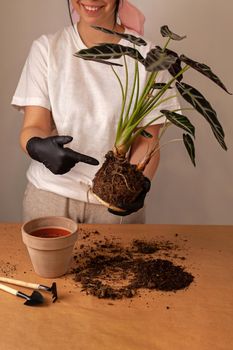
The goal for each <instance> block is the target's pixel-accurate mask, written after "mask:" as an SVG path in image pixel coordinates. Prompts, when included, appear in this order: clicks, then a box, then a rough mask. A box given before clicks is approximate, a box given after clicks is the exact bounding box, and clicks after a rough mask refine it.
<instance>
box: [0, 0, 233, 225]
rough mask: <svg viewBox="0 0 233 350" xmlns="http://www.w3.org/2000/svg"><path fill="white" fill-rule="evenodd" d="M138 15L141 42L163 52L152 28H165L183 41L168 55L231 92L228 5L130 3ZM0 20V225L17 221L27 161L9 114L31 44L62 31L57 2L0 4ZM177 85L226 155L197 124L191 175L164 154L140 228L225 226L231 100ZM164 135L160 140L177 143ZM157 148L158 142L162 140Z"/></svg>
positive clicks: (230, 220)
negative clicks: (205, 104)
mask: <svg viewBox="0 0 233 350" xmlns="http://www.w3.org/2000/svg"><path fill="white" fill-rule="evenodd" d="M132 2H133V3H134V4H136V5H138V6H139V7H140V8H141V9H142V10H143V12H144V13H145V15H146V18H147V20H146V28H145V36H146V37H147V38H148V39H150V40H152V41H154V42H155V43H156V44H161V45H162V44H163V42H164V40H163V39H162V38H161V36H160V32H159V30H160V26H162V25H164V24H167V25H169V27H170V28H171V29H172V30H173V31H175V32H177V33H178V34H186V35H187V39H186V40H183V41H182V42H178V43H177V44H175V45H174V44H172V45H171V46H170V47H171V49H174V50H177V51H178V52H179V53H184V54H186V55H187V56H190V57H191V58H193V59H196V60H197V61H200V62H204V63H206V64H208V65H209V66H210V67H211V68H212V69H213V71H214V72H215V73H216V74H217V75H218V76H219V77H220V78H221V79H222V80H223V82H224V83H225V85H226V86H227V87H228V88H229V90H230V91H233V69H232V62H233V48H232V33H233V24H232V13H233V3H232V2H231V1H217V0H215V1H213V0H205V1H203V0H196V1H192V0H147V1H139V0H134V1H132ZM0 16H1V19H0V35H1V37H0V42H1V55H0V81H1V93H0V109H1V118H0V123H1V125H0V160H1V163H0V164H1V173H0V180H1V181H0V201H1V202H0V204H1V205H0V220H1V221H5V222H7V221H8V222H16V221H20V220H21V202H22V197H23V192H24V188H25V184H26V177H25V173H26V169H27V167H28V164H29V160H28V159H27V157H26V155H25V154H24V153H23V152H22V151H21V149H20V147H19V141H18V139H19V132H20V127H21V123H22V115H21V114H19V113H18V112H17V111H15V110H14V109H13V108H12V107H11V106H10V101H11V97H12V95H13V93H14V90H15V87H16V84H17V82H18V79H19V76H20V73H21V70H22V67H23V64H24V62H25V59H26V57H27V55H28V51H29V48H30V46H31V43H32V40H33V39H35V38H37V37H38V36H40V35H41V34H43V33H48V32H54V31H56V30H58V29H59V28H60V27H62V26H63V25H66V24H68V23H69V18H68V14H67V10H66V1H65V0H50V1H45V0H42V1H41V0H40V1H38V0H33V1H29V0H21V1H20V2H12V1H4V2H3V1H2V3H1V14H0ZM185 81H186V82H187V83H190V84H191V85H193V86H195V87H196V88H197V89H198V90H199V91H200V92H202V93H203V94H204V95H205V96H206V98H207V99H209V101H210V102H211V104H212V106H213V107H214V108H215V109H216V111H217V113H218V116H219V119H220V121H221V123H222V125H223V127H224V130H225V133H226V143H227V145H228V152H225V151H224V150H222V149H221V148H220V146H219V145H218V143H217V141H216V140H215V138H214V137H213V135H212V133H211V131H210V128H209V126H208V125H207V123H206V122H205V121H204V120H203V118H202V117H201V116H200V115H199V114H197V113H194V112H192V115H191V114H190V113H189V116H190V119H191V120H192V121H193V123H194V124H195V126H196V161H197V167H196V168H194V167H193V166H192V164H191V162H190V160H189V159H188V156H187V155H186V152H185V150H184V148H183V146H182V144H179V143H174V144H170V145H167V146H165V147H164V148H163V149H162V153H161V163H160V167H159V170H158V172H157V175H156V177H155V179H154V180H153V186H152V190H151V191H150V193H149V196H148V197H149V198H148V201H147V204H148V205H147V222H148V223H170V224H176V223H179V224H233V214H232V211H233V186H232V180H233V161H232V146H233V122H232V120H233V119H232V118H233V117H232V113H233V97H232V96H229V95H227V94H226V93H224V91H222V90H221V89H219V88H218V87H217V86H215V84H213V83H212V82H211V81H209V80H208V79H206V78H204V77H202V76H201V75H200V74H198V73H196V72H190V71H189V72H188V74H187V75H186V79H185ZM180 136H181V133H180V132H179V130H178V129H176V128H175V127H172V128H171V129H170V130H169V131H168V134H167V135H166V137H165V139H166V140H167V141H168V140H169V139H172V138H177V137H178V138H179V137H180ZM164 141H165V140H164Z"/></svg>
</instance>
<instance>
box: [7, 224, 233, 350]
mask: <svg viewBox="0 0 233 350" xmlns="http://www.w3.org/2000/svg"><path fill="white" fill-rule="evenodd" d="M81 231H82V232H87V233H89V241H88V240H86V241H85V242H84V241H83V244H86V245H87V244H89V243H88V242H90V240H92V239H93V240H94V239H95V237H94V234H93V235H92V233H93V232H95V231H98V233H99V234H100V236H99V237H98V238H100V237H101V236H103V237H109V238H114V239H118V241H119V242H121V243H122V244H124V245H125V244H128V243H130V242H132V240H133V239H143V240H160V241H161V240H169V241H170V242H172V243H174V244H175V245H176V246H178V247H179V254H178V255H179V256H178V257H177V256H176V257H175V256H174V257H173V258H172V259H173V260H172V261H173V262H174V263H177V265H183V266H185V269H186V270H187V271H189V272H191V273H192V274H193V275H194V277H195V279H194V282H193V283H192V284H191V285H190V286H189V287H188V288H187V289H185V290H180V291H177V292H175V293H174V292H160V291H152V292H150V293H149V292H146V291H142V293H141V295H140V296H135V297H134V298H132V299H124V300H116V301H111V302H110V301H109V300H106V299H98V298H96V297H94V296H90V295H86V293H84V292H82V291H81V288H80V287H79V286H77V284H76V283H75V281H74V279H73V276H72V274H68V275H66V276H64V277H61V278H58V279H55V280H49V279H43V278H41V277H39V276H37V275H36V274H35V273H34V271H33V268H32V265H31V262H30V258H29V256H28V253H27V250H26V248H25V246H24V244H23V242H22V239H21V225H20V224H7V223H2V224H0V247H1V253H0V269H1V275H3V276H9V277H13V278H17V279H23V280H26V281H28V282H35V283H40V284H45V285H50V284H51V282H52V281H56V282H57V286H58V293H59V300H58V301H57V302H56V303H54V304H53V303H52V302H51V300H50V295H49V294H48V293H47V294H46V295H45V294H44V296H45V298H46V303H45V305H43V306H42V307H27V306H25V305H24V301H23V299H20V298H16V297H15V296H12V295H10V294H7V293H5V292H3V291H0V311H1V312H0V329H1V332H0V349H1V350H21V349H22V350H27V349H32V350H42V349H43V350H47V349H49V350H50V349H56V350H58V349H62V350H66V349H69V350H70V349H75V350H76V349H77V350H79V349H80V350H81V349H82V350H85V349H87V350H92V349H93V350H228V349H229V350H232V349H233V226H199V225H195V226H187V225H80V232H81ZM81 243H82V242H81ZM77 244H80V238H79V239H78V242H77ZM76 249H77V248H76ZM181 256H182V257H185V260H179V259H180V258H179V257H181ZM12 287H13V286H12ZM14 288H15V287H14ZM16 288H17V287H16ZM18 288H19V289H20V290H21V291H24V292H25V293H27V294H31V291H30V290H26V289H24V288H22V287H18Z"/></svg>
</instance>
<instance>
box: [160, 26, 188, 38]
mask: <svg viewBox="0 0 233 350" xmlns="http://www.w3.org/2000/svg"><path fill="white" fill-rule="evenodd" d="M160 33H161V34H162V36H163V37H168V38H170V39H172V40H183V39H185V38H186V35H184V36H180V35H178V34H175V33H173V32H172V31H171V30H170V29H169V28H168V26H167V25H165V26H162V27H161V28H160Z"/></svg>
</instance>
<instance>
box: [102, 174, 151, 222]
mask: <svg viewBox="0 0 233 350" xmlns="http://www.w3.org/2000/svg"><path fill="white" fill-rule="evenodd" d="M150 187H151V182H150V180H149V179H148V178H147V177H145V181H144V184H143V190H142V192H141V193H140V194H139V195H138V197H137V198H136V200H135V201H134V202H133V203H130V204H127V205H125V204H124V206H123V205H122V206H121V205H120V206H119V208H121V209H123V210H124V211H115V210H113V209H110V208H108V211H109V212H110V213H111V214H114V215H118V216H127V215H130V214H132V213H134V212H136V211H138V210H139V209H141V208H143V206H144V200H145V197H146V194H147V192H149V190H150Z"/></svg>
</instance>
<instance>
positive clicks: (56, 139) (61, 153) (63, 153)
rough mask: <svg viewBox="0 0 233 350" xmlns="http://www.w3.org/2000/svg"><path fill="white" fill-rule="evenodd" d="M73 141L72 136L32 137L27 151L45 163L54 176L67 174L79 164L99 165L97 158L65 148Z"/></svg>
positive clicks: (33, 157)
mask: <svg viewBox="0 0 233 350" xmlns="http://www.w3.org/2000/svg"><path fill="white" fill-rule="evenodd" d="M72 140H73V137H71V136H50V137H46V138H41V137H32V138H31V139H30V140H29V141H28V142H27V145H26V149H27V151H28V154H29V155H30V157H31V158H32V159H35V160H37V161H38V162H40V163H43V164H44V165H45V166H46V168H48V169H49V170H50V171H51V172H52V173H54V174H59V175H61V174H65V173H67V172H68V171H70V169H71V168H73V167H74V166H75V164H76V163H78V162H84V163H87V164H91V165H98V164H99V162H98V160H96V159H95V158H92V157H89V156H87V155H85V154H81V153H78V152H75V151H73V150H72V149H70V148H68V147H63V146H64V145H65V144H67V143H69V142H71V141H72Z"/></svg>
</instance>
